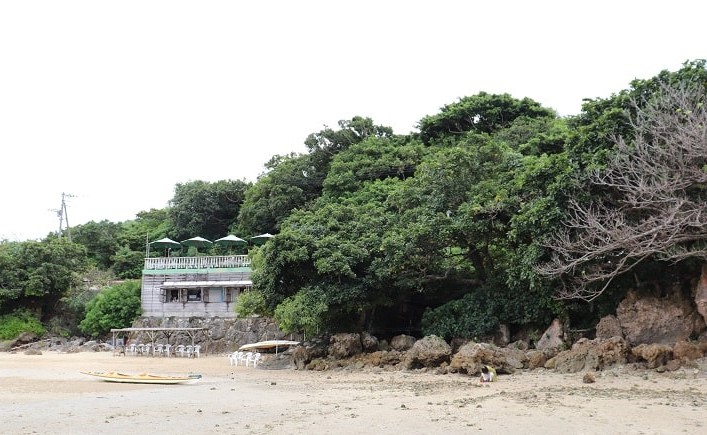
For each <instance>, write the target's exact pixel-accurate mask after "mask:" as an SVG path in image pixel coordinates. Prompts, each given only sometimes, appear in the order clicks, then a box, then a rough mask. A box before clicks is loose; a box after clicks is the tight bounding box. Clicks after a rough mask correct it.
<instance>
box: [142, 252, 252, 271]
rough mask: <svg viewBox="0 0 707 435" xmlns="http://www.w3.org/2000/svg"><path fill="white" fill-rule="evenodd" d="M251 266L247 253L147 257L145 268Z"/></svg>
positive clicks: (176, 268) (173, 268)
mask: <svg viewBox="0 0 707 435" xmlns="http://www.w3.org/2000/svg"><path fill="white" fill-rule="evenodd" d="M241 267H250V258H248V256H247V255H221V256H204V257H155V258H146V259H145V267H144V270H186V269H190V270H194V269H234V268H241Z"/></svg>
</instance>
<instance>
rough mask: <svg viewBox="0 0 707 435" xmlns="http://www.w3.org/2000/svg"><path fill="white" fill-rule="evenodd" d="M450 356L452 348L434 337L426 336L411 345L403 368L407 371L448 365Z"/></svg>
mask: <svg viewBox="0 0 707 435" xmlns="http://www.w3.org/2000/svg"><path fill="white" fill-rule="evenodd" d="M451 355H452V347H451V346H450V345H449V344H447V342H446V341H444V340H443V339H442V338H440V337H438V336H436V335H428V336H426V337H424V338H422V339H420V340H417V341H416V342H415V344H413V346H412V348H410V350H408V351H407V356H406V358H405V362H404V367H405V368H408V369H413V368H421V367H437V366H439V365H440V364H442V363H448V362H449V358H450V357H451Z"/></svg>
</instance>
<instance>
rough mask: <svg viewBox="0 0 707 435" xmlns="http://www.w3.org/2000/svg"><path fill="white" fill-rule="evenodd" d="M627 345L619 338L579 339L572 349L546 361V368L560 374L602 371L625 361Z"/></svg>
mask: <svg viewBox="0 0 707 435" xmlns="http://www.w3.org/2000/svg"><path fill="white" fill-rule="evenodd" d="M627 356H628V345H627V344H626V340H624V339H623V338H621V337H612V338H610V339H608V340H600V339H594V340H588V339H586V338H581V339H579V340H578V341H577V342H576V343H575V344H574V345H573V346H572V349H570V350H566V351H563V352H560V353H559V354H557V356H555V357H554V358H551V359H550V360H548V362H547V363H546V364H545V367H546V368H554V369H555V370H556V371H558V372H560V373H577V372H580V371H587V370H602V369H604V368H606V367H610V366H612V365H614V364H624V363H626V361H627Z"/></svg>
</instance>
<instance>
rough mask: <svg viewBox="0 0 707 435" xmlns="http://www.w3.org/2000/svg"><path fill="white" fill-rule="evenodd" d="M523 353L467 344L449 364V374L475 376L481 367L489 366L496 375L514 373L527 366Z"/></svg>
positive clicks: (509, 349) (477, 344)
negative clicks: (494, 370) (493, 369)
mask: <svg viewBox="0 0 707 435" xmlns="http://www.w3.org/2000/svg"><path fill="white" fill-rule="evenodd" d="M527 361H528V359H527V357H526V355H525V352H523V351H522V350H519V349H513V348H500V347H496V346H494V345H492V344H487V343H473V342H471V343H468V344H465V345H464V346H462V347H461V348H459V352H457V353H456V354H454V356H452V360H451V362H450V363H449V371H450V372H451V373H456V372H460V373H469V374H477V373H479V372H480V371H481V366H483V365H487V364H488V365H491V366H493V367H494V368H495V369H496V371H497V372H498V373H515V371H516V370H518V369H522V368H524V367H526V365H527Z"/></svg>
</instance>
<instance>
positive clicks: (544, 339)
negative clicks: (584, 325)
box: [535, 319, 564, 350]
mask: <svg viewBox="0 0 707 435" xmlns="http://www.w3.org/2000/svg"><path fill="white" fill-rule="evenodd" d="M563 336H564V328H563V326H562V322H560V320H559V319H555V320H553V321H552V324H551V325H550V327H548V328H547V330H546V331H545V332H544V333H543V335H542V336H541V337H540V339H539V340H538V342H537V343H536V344H535V348H536V349H538V350H544V349H553V348H560V347H562V345H564V340H563V338H562V337H563Z"/></svg>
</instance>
